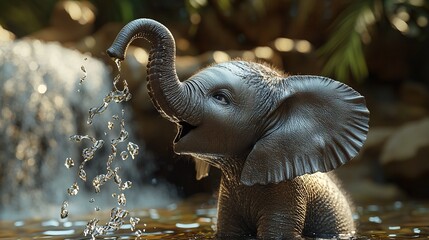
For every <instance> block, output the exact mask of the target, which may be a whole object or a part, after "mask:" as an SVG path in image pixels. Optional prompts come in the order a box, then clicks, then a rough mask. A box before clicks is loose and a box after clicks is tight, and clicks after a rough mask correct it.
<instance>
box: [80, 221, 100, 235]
mask: <svg viewBox="0 0 429 240" xmlns="http://www.w3.org/2000/svg"><path fill="white" fill-rule="evenodd" d="M98 222H99V220H98V219H97V218H94V219H92V220H90V221H89V222H88V223H87V224H86V227H85V230H83V234H84V235H85V236H88V235H91V236H92V237H95V236H97V235H98V234H97V233H99V231H97V228H98Z"/></svg>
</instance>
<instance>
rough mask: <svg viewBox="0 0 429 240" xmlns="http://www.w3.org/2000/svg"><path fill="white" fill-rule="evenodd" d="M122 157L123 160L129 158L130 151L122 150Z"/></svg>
mask: <svg viewBox="0 0 429 240" xmlns="http://www.w3.org/2000/svg"><path fill="white" fill-rule="evenodd" d="M121 158H122V160H123V161H125V160H127V158H128V153H127V152H126V151H122V152H121Z"/></svg>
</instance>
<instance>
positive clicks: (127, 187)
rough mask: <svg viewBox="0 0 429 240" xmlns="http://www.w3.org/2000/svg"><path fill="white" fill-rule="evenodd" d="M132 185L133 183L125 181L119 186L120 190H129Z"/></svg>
mask: <svg viewBox="0 0 429 240" xmlns="http://www.w3.org/2000/svg"><path fill="white" fill-rule="evenodd" d="M132 184H133V183H132V182H131V181H126V182H124V183H122V184H121V187H120V189H121V190H126V189H130V188H131V185H132Z"/></svg>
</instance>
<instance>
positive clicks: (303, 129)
mask: <svg viewBox="0 0 429 240" xmlns="http://www.w3.org/2000/svg"><path fill="white" fill-rule="evenodd" d="M282 88H284V94H282V95H283V96H282V97H281V100H280V103H279V104H278V106H277V107H276V109H275V110H273V111H272V112H271V113H270V116H269V117H268V120H267V121H268V122H267V130H266V132H265V135H264V136H263V137H262V138H261V139H259V141H257V142H256V144H255V145H254V147H253V149H252V151H251V152H250V154H249V155H248V157H247V159H246V162H245V164H244V167H243V170H242V173H241V182H242V183H243V184H245V185H254V184H268V183H277V182H280V181H284V180H288V179H293V178H295V177H297V176H301V175H303V174H307V173H314V172H328V171H330V170H333V169H335V168H337V167H339V166H341V165H342V164H344V163H346V162H347V161H349V160H351V159H352V158H353V157H355V156H356V155H357V154H358V152H359V150H360V148H361V147H362V145H363V143H364V141H365V139H366V134H367V132H368V128H369V126H368V122H369V111H368V109H367V108H366V105H365V99H364V97H363V96H361V95H360V94H359V93H358V92H356V91H355V90H353V89H352V88H350V87H349V86H347V85H345V84H343V83H340V82H337V81H334V80H332V79H329V78H325V77H319V76H291V77H287V78H286V79H284V81H283V82H282Z"/></svg>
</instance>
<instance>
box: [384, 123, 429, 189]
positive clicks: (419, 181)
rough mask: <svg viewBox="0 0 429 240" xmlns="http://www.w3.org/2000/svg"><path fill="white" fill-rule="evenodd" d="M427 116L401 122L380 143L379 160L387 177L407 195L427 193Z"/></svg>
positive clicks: (428, 173) (428, 135)
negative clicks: (413, 120)
mask: <svg viewBox="0 0 429 240" xmlns="http://www.w3.org/2000/svg"><path fill="white" fill-rule="evenodd" d="M428 156H429V118H425V119H423V120H420V121H416V122H411V123H408V124H405V125H404V126H402V127H401V128H399V129H398V130H397V131H396V132H395V133H394V134H393V135H392V136H391V137H390V138H389V139H388V141H387V142H386V144H385V145H384V147H383V150H382V153H381V156H380V161H381V164H382V166H383V170H384V172H385V175H386V177H387V179H389V180H391V181H392V182H395V183H396V184H398V186H400V187H402V188H403V190H404V191H406V192H407V193H409V194H410V195H413V196H417V197H429V188H428V187H427V183H428V182H429V161H428V160H429V158H428Z"/></svg>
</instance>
